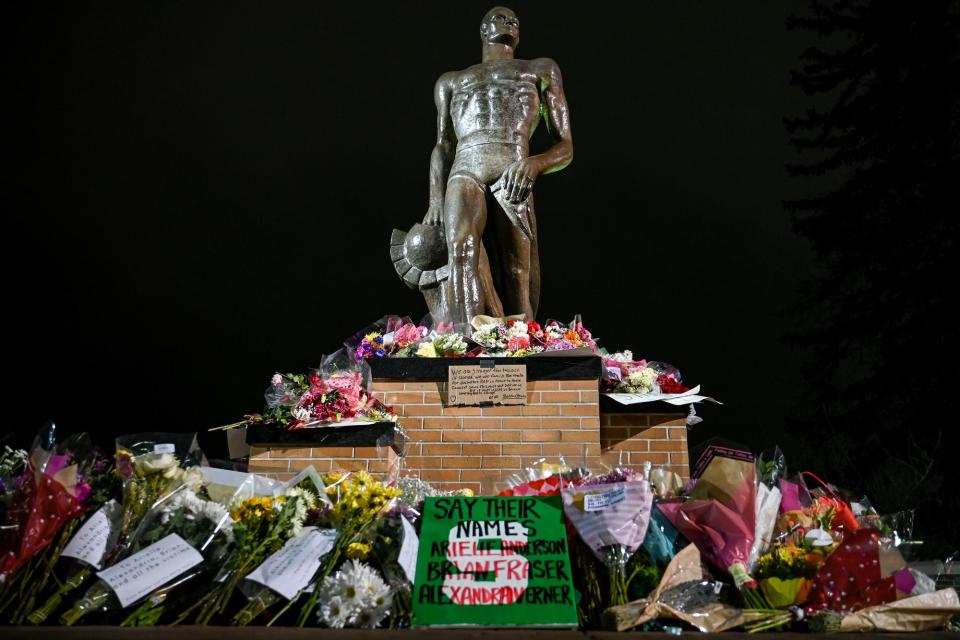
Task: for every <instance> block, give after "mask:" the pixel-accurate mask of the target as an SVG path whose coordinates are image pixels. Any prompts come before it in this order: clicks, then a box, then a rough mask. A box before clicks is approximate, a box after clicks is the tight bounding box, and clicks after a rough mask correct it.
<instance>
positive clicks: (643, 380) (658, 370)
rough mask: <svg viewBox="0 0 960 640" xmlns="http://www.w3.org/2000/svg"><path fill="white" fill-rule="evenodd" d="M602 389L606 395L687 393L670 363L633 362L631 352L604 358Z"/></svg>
mask: <svg viewBox="0 0 960 640" xmlns="http://www.w3.org/2000/svg"><path fill="white" fill-rule="evenodd" d="M603 366H604V378H603V382H602V390H603V391H605V392H607V393H636V394H641V395H647V394H652V395H671V394H677V393H685V392H687V391H689V390H690V388H689V387H686V386H684V385H683V384H682V378H681V376H680V372H679V371H677V369H676V368H675V367H673V366H671V365H669V364H665V363H662V362H653V361H647V360H643V359H641V360H635V359H634V357H633V352H632V351H630V350H626V351H618V352H616V353H611V354H607V355H604V356H603Z"/></svg>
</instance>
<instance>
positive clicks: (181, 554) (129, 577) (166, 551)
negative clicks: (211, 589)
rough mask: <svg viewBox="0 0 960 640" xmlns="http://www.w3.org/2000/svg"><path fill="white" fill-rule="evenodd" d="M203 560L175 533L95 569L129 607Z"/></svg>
mask: <svg viewBox="0 0 960 640" xmlns="http://www.w3.org/2000/svg"><path fill="white" fill-rule="evenodd" d="M201 562H203V556H202V555H200V552H199V551H197V550H196V549H194V548H193V547H191V546H190V545H189V544H188V543H187V541H185V540H184V539H183V538H181V537H180V536H178V535H177V534H175V533H171V534H170V535H168V536H167V537H166V538H163V539H161V540H160V541H159V542H155V543H154V544H152V545H150V546H149V547H147V548H146V549H141V550H140V551H138V552H136V553H135V554H133V555H132V556H130V557H129V558H127V559H126V560H122V561H120V562H118V563H117V564H115V565H113V566H112V567H110V568H108V569H104V570H103V571H101V572H99V573H97V577H99V578H100V579H101V580H103V581H104V582H106V583H107V585H108V586H109V587H110V588H111V589H113V592H114V593H115V594H117V599H118V600H119V601H120V604H121V605H122V606H124V607H128V606H130V605H131V604H133V603H134V602H136V601H137V600H139V599H140V598H142V597H144V596H145V595H147V594H149V593H150V592H152V591H153V590H154V589H156V588H157V587H162V586H163V585H165V584H166V583H168V582H170V581H171V580H173V579H174V578H176V577H177V576H179V575H180V574H182V573H184V572H186V571H189V570H190V569H192V568H193V567H195V566H197V565H198V564H200V563H201Z"/></svg>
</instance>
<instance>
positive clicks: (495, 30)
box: [480, 7, 520, 49]
mask: <svg viewBox="0 0 960 640" xmlns="http://www.w3.org/2000/svg"><path fill="white" fill-rule="evenodd" d="M480 38H481V39H482V40H483V42H484V44H504V45H507V46H508V47H510V48H511V49H516V48H517V45H518V44H520V21H519V20H518V19H517V14H515V13H514V12H513V11H511V10H510V9H507V8H506V7H494V8H493V9H490V11H488V12H487V15H485V16H483V22H481V23H480Z"/></svg>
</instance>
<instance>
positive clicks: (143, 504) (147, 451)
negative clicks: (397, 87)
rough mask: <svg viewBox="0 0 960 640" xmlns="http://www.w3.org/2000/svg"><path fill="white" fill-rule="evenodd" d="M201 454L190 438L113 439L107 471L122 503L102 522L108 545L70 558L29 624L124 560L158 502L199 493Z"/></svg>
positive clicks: (146, 435) (150, 435) (41, 619)
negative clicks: (186, 490) (181, 492)
mask: <svg viewBox="0 0 960 640" xmlns="http://www.w3.org/2000/svg"><path fill="white" fill-rule="evenodd" d="M202 456H203V454H202V452H201V451H200V450H199V448H198V447H197V446H196V438H195V437H194V435H193V434H172V433H139V434H132V435H126V436H121V437H120V438H118V439H117V452H116V454H115V456H114V460H115V469H114V470H113V471H111V473H115V474H116V476H117V477H118V478H119V479H120V480H121V481H122V489H121V496H122V504H121V508H120V509H119V513H118V514H116V518H114V517H112V516H113V514H114V512H113V511H112V510H111V511H110V516H111V517H109V518H107V524H108V528H109V529H110V531H109V532H108V533H107V535H106V538H107V540H109V541H110V542H111V544H110V545H109V547H108V548H106V549H105V550H104V552H103V553H102V554H97V555H99V557H98V558H96V559H94V558H92V557H86V559H82V558H79V557H78V558H74V559H73V561H72V562H71V565H70V567H69V568H68V570H67V573H66V578H65V579H64V580H63V581H62V582H59V583H58V585H57V588H56V589H55V590H54V591H53V593H51V594H50V595H49V596H48V597H47V598H46V600H45V602H44V604H43V605H42V606H40V607H39V608H37V609H36V610H34V611H33V613H31V614H30V616H29V617H28V620H29V621H30V622H31V623H33V624H41V623H42V622H44V621H45V620H46V619H47V618H48V617H49V616H51V615H52V614H53V613H54V612H55V611H56V610H57V609H58V608H59V607H60V605H61V603H62V602H63V600H64V599H65V598H66V597H67V596H68V595H69V594H71V593H72V592H74V591H75V590H77V589H79V588H80V587H82V586H83V585H85V584H86V583H87V582H88V581H89V580H90V579H91V578H92V577H93V575H94V571H95V570H99V569H101V568H104V567H109V566H110V565H112V564H113V563H114V562H115V561H116V560H118V559H119V558H121V557H123V556H124V555H125V553H126V551H127V547H128V545H129V543H130V541H131V536H132V534H133V533H134V531H135V530H136V528H137V527H138V526H139V525H140V524H141V522H142V521H143V519H144V518H145V517H146V516H147V514H148V513H150V511H151V510H152V509H153V508H154V507H155V506H156V505H157V504H158V503H159V502H160V501H162V500H164V499H165V498H167V497H168V496H170V495H171V494H172V493H173V492H175V491H177V490H178V489H180V488H182V487H184V486H191V487H193V488H195V489H199V487H200V484H201V482H202V477H201V475H200V471H199V467H197V466H195V464H194V463H195V462H197V461H199V460H200V459H201V458H202Z"/></svg>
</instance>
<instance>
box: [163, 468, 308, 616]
mask: <svg viewBox="0 0 960 640" xmlns="http://www.w3.org/2000/svg"><path fill="white" fill-rule="evenodd" d="M318 501H319V497H318V496H317V495H316V494H315V493H314V492H313V491H311V490H310V489H306V488H303V487H290V488H288V489H286V490H285V491H283V493H281V494H280V495H277V496H273V497H267V496H254V497H251V498H246V499H240V500H237V501H235V502H234V503H233V504H232V505H231V509H230V517H231V519H232V521H233V527H232V528H233V538H234V545H233V548H232V551H231V552H230V554H229V555H228V556H227V558H226V560H225V561H224V563H223V565H222V568H221V569H220V571H219V573H218V575H217V577H216V579H215V580H214V584H215V585H216V586H215V587H214V588H213V589H212V590H209V589H208V590H207V591H206V593H205V594H204V595H203V596H202V597H201V598H200V600H199V601H198V602H197V604H196V605H194V606H193V607H191V608H190V609H189V610H188V611H187V612H186V613H185V614H183V615H181V616H180V619H181V620H185V619H187V618H188V616H190V615H191V614H193V613H194V609H195V608H196V609H197V612H196V617H195V619H194V621H195V622H196V623H197V624H208V623H209V622H211V620H213V617H214V616H215V615H225V614H226V613H227V606H228V605H229V604H230V599H231V596H232V595H233V591H234V589H235V588H236V587H237V585H238V584H239V583H240V581H241V580H242V579H243V578H245V577H246V576H247V575H248V574H250V573H251V572H252V571H253V570H254V569H256V568H257V567H258V566H259V565H260V564H262V563H263V562H264V561H265V560H266V559H267V557H268V556H270V555H271V554H273V553H275V552H277V551H278V550H279V549H280V548H281V547H282V546H283V545H284V543H285V542H286V541H287V540H289V539H291V538H295V537H296V536H298V535H300V533H301V532H302V531H303V527H304V525H306V524H308V522H307V520H308V517H309V516H310V515H311V512H315V511H316V508H317V506H318Z"/></svg>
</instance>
